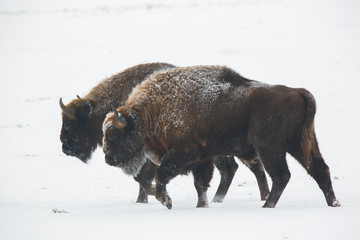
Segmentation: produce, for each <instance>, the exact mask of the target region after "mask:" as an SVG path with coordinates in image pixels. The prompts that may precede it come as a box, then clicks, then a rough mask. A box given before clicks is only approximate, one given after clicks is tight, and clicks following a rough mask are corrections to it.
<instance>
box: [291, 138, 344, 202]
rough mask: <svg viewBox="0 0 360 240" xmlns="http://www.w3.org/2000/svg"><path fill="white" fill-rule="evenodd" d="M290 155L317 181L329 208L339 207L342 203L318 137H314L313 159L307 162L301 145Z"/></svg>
mask: <svg viewBox="0 0 360 240" xmlns="http://www.w3.org/2000/svg"><path fill="white" fill-rule="evenodd" d="M314 134H315V133H314ZM289 153H290V154H291V155H292V156H293V157H294V158H295V159H296V160H298V161H299V162H300V163H301V165H302V166H303V167H304V168H305V169H306V171H307V172H308V173H309V175H310V176H312V177H313V178H314V179H315V181H316V182H317V184H318V185H319V187H320V189H321V190H322V192H323V193H324V196H325V199H326V202H327V204H328V206H330V207H339V206H340V202H339V201H338V200H337V199H336V197H335V193H334V190H333V187H332V182H331V177H330V170H329V167H328V165H327V164H326V163H325V161H324V159H323V157H322V156H321V153H320V150H319V146H318V143H317V140H316V136H315V137H314V146H313V149H312V150H311V159H309V160H308V161H305V157H304V156H305V154H304V152H303V150H302V149H301V147H300V144H298V145H297V147H295V148H294V149H292V150H291V151H289Z"/></svg>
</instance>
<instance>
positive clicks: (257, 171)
mask: <svg viewBox="0 0 360 240" xmlns="http://www.w3.org/2000/svg"><path fill="white" fill-rule="evenodd" d="M240 160H241V161H242V162H243V163H244V164H245V165H246V166H247V167H248V168H249V169H250V170H251V171H252V172H253V173H254V175H255V177H256V180H257V183H258V187H259V190H260V198H261V200H262V201H265V200H266V199H267V197H268V196H269V193H270V191H269V186H268V182H267V179H266V175H265V171H264V165H263V163H262V162H261V161H260V160H259V159H258V158H257V157H256V158H254V159H252V160H246V159H243V158H240Z"/></svg>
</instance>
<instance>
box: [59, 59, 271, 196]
mask: <svg viewBox="0 0 360 240" xmlns="http://www.w3.org/2000/svg"><path fill="white" fill-rule="evenodd" d="M174 67H175V66H174V65H171V64H167V63H148V64H140V65H137V66H134V67H131V68H128V69H126V70H124V71H123V72H120V73H118V74H116V75H113V76H111V77H109V78H107V79H105V80H103V81H102V82H101V83H99V84H98V85H97V86H96V87H94V88H93V89H92V90H91V91H90V93H89V94H87V95H86V96H85V97H83V98H80V97H78V98H77V99H75V100H73V101H71V102H70V103H69V104H67V105H66V106H65V104H64V103H63V102H62V99H60V101H59V103H60V106H61V109H62V120H63V124H62V129H61V134H60V140H61V142H62V150H63V152H64V153H65V154H67V155H69V156H74V157H77V158H79V159H80V160H82V161H83V162H85V163H86V162H87V161H88V160H89V159H90V157H91V154H92V153H93V151H95V149H96V148H97V146H101V145H102V139H103V132H102V123H103V121H104V118H105V116H106V114H107V113H108V112H109V111H110V110H111V106H112V105H118V104H119V103H123V102H125V101H126V99H127V97H128V95H129V94H130V92H131V90H132V89H133V88H134V87H135V86H136V85H138V84H139V83H141V82H142V81H143V80H145V79H146V77H148V76H149V75H151V74H153V73H156V72H161V71H166V70H169V69H172V68H174ZM144 161H145V164H144V165H143V166H142V168H141V169H138V171H137V172H136V174H133V175H134V179H135V180H136V181H137V182H139V184H140V190H139V196H138V198H137V202H143V203H146V202H147V201H148V200H147V194H148V193H149V194H154V188H153V187H152V181H153V179H154V177H155V172H156V170H157V165H154V164H153V163H152V162H151V161H148V160H145V159H144ZM247 165H248V166H249V168H250V169H251V171H252V172H253V173H254V174H255V176H256V178H257V180H258V184H259V188H260V193H261V199H262V200H265V199H266V196H267V195H268V193H269V190H268V185H267V181H266V178H265V173H264V170H263V166H262V164H261V162H256V161H254V163H253V164H247ZM216 166H217V168H218V169H219V171H220V174H221V181H220V185H219V188H218V191H217V193H216V194H215V197H214V200H213V201H214V202H221V201H222V200H223V199H224V197H225V195H226V192H227V190H228V188H229V186H230V184H231V181H232V179H233V176H234V174H235V172H236V170H237V167H238V165H237V164H236V162H235V160H234V158H233V157H219V158H218V159H217V160H216Z"/></svg>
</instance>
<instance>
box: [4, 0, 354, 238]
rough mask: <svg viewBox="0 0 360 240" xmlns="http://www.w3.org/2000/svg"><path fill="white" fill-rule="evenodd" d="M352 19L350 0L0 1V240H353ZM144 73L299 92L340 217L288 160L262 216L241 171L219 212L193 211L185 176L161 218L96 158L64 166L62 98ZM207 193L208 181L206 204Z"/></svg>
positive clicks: (250, 181)
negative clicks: (185, 71) (138, 69)
mask: <svg viewBox="0 0 360 240" xmlns="http://www.w3.org/2000/svg"><path fill="white" fill-rule="evenodd" d="M359 10H360V3H359V1H356V0H318V1H310V0H293V1H285V0H268V1H267V0H242V1H236V0H225V1H220V0H204V1H195V0H185V1H168V0H156V1H151V2H149V1H145V0H132V1H130V0H126V1H116V0H105V1H104V0H101V1H100V0H90V1H85V0H81V1H70V0H64V1H45V0H31V1H25V0H11V1H10V0H2V1H1V3H0V32H1V38H0V66H1V68H0V81H1V88H0V113H1V118H0V146H1V152H2V158H1V160H0V239H40V240H41V239H99V238H102V239H119V238H124V237H125V238H134V239H139V238H144V237H146V238H148V239H159V238H165V237H166V238H172V239H195V238H201V239H225V238H227V237H232V238H234V237H237V238H243V239H318V238H321V239H360V233H359V231H358V230H357V226H358V223H357V216H358V214H359V213H360V207H359V204H360V176H359V174H358V171H359V170H358V169H359V168H360V161H359V156H358V155H357V152H356V149H358V144H359V140H358V136H359V134H360V129H359V124H358V123H359V122H360V112H359V110H358V109H359V107H358V105H359V103H360V95H359V94H358V90H359V86H360V84H359V77H360V67H359V60H360V47H359V44H358V43H359V42H360V18H359V15H358V13H359ZM153 61H162V62H169V63H171V64H175V65H178V66H190V65H205V64H210V65H226V66H229V67H231V68H232V69H234V70H236V71H237V72H239V73H240V74H241V75H243V76H245V77H247V78H250V79H255V80H258V81H261V82H266V83H269V84H285V85H288V86H291V87H304V88H306V89H308V90H310V91H311V92H312V93H313V94H314V96H315V98H316V101H317V106H318V108H317V109H318V111H317V115H316V132H317V136H318V140H319V143H320V149H321V151H322V154H323V156H324V158H325V161H326V163H327V164H328V165H329V166H330V170H331V174H332V180H333V187H334V190H335V193H336V196H337V198H338V199H339V200H340V202H341V204H342V206H341V207H340V208H330V207H327V206H326V202H325V199H324V196H323V195H322V192H321V191H320V189H319V188H318V186H317V185H316V183H315V181H314V180H313V179H311V178H310V177H309V176H308V175H307V174H306V173H305V171H304V169H303V168H302V167H300V166H299V164H297V163H296V161H295V160H293V159H292V158H291V157H290V156H289V157H288V163H289V168H290V171H291V173H292V178H291V179H290V182H289V184H288V186H287V188H286V189H285V191H284V193H283V195H282V196H281V198H280V200H279V203H278V204H277V206H276V208H275V209H263V208H261V206H262V204H263V202H261V201H260V194H259V191H258V188H257V184H256V181H255V178H254V176H253V175H252V173H251V172H250V171H249V170H248V169H247V168H246V167H244V166H243V165H242V164H240V167H239V170H238V172H237V173H236V176H235V179H234V181H233V184H232V185H231V187H230V189H229V192H228V194H227V196H226V198H225V200H224V202H223V203H221V204H215V203H210V208H206V209H196V208H195V205H196V201H197V195H196V191H195V188H194V186H193V180H192V176H179V177H177V178H175V179H174V180H173V181H172V182H171V183H170V184H169V185H168V188H167V189H168V191H169V194H170V196H171V198H172V200H173V209H172V210H167V209H166V208H165V207H164V206H162V205H161V204H160V203H159V202H158V201H156V200H155V199H154V197H151V196H150V197H149V203H148V204H137V203H135V200H136V196H137V193H138V186H137V184H136V183H135V181H133V179H132V178H130V177H128V176H126V175H125V174H124V173H123V172H122V171H121V170H120V169H116V168H113V167H110V166H107V165H106V164H105V161H104V156H103V153H102V151H101V149H98V150H97V151H96V152H95V153H94V155H93V158H92V161H91V162H90V163H89V164H88V165H85V164H83V163H82V162H81V161H80V160H77V159H75V158H71V157H67V156H65V155H64V154H63V153H62V152H61V143H60V140H59V134H60V128H61V111H60V107H59V105H58V101H59V98H60V97H63V100H64V102H69V101H70V100H72V99H74V98H76V95H77V94H78V95H80V96H82V95H85V94H86V93H88V92H89V90H90V89H91V88H92V87H93V86H95V85H96V84H97V83H98V82H100V81H101V80H102V79H104V78H105V77H107V76H111V75H112V74H114V73H117V72H119V71H121V70H123V69H125V68H127V67H130V66H133V65H136V64H139V63H145V62H153ZM269 181H270V179H269ZM218 182H219V174H218V172H215V174H214V178H213V180H212V182H211V186H212V187H211V188H210V189H209V192H208V198H209V200H211V199H212V197H213V196H214V194H215V191H216V187H217V185H218ZM54 211H55V212H54Z"/></svg>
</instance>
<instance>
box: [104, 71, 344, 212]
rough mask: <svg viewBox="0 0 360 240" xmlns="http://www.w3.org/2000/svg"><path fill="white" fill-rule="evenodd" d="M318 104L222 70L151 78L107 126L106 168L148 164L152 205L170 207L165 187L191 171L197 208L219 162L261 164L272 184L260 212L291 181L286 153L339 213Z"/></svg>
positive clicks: (298, 92)
mask: <svg viewBox="0 0 360 240" xmlns="http://www.w3.org/2000/svg"><path fill="white" fill-rule="evenodd" d="M315 109H316V105H315V100H314V98H313V96H312V94H311V93H310V92H308V91H307V90H305V89H301V88H289V87H286V86H282V85H268V84H264V83H261V82H257V81H253V80H249V79H246V78H244V77H242V76H241V75H239V74H238V73H236V72H235V71H233V70H232V69H229V68H227V67H221V66H194V67H185V68H174V69H170V70H168V71H166V72H161V73H158V74H153V75H151V76H149V77H148V78H147V80H145V81H144V82H142V83H141V84H140V85H139V86H138V87H137V88H136V89H134V91H133V92H132V94H131V95H130V96H129V98H128V100H127V101H126V103H125V106H122V107H119V108H117V109H116V110H114V111H113V112H111V113H109V114H108V115H107V117H106V119H105V121H104V125H103V132H104V146H103V151H104V153H105V160H106V163H108V164H109V165H112V166H117V167H121V168H122V169H124V171H126V172H128V173H130V174H132V173H135V174H136V173H137V172H138V171H139V169H141V168H142V166H143V164H144V163H145V159H146V158H145V157H149V158H150V159H151V160H152V161H154V162H155V163H156V164H159V165H160V166H159V168H158V170H157V173H156V193H155V196H156V198H157V199H158V200H159V201H160V202H161V203H162V204H163V205H165V206H166V207H167V208H169V209H170V208H172V201H171V198H170V197H169V195H168V193H167V190H166V185H167V184H168V183H169V181H170V180H171V179H172V178H174V177H175V176H177V175H178V174H182V173H187V172H189V171H191V172H192V173H193V175H194V184H195V187H196V190H197V192H198V204H197V206H198V207H205V206H207V197H206V192H207V188H208V186H209V182H210V180H211V177H212V171H213V161H214V160H215V158H216V157H218V156H237V157H239V158H241V159H243V160H247V161H248V162H249V164H251V162H253V161H255V162H256V161H258V159H260V160H261V162H262V163H263V164H264V167H265V170H266V171H267V172H268V173H269V175H270V177H271V179H272V182H273V184H272V189H271V192H270V195H269V197H268V198H267V200H266V202H265V204H264V206H263V207H270V208H273V207H275V205H276V203H277V202H278V200H279V198H280V196H281V194H282V192H283V190H284V189H285V187H286V185H287V183H288V181H289V179H290V172H289V169H288V166H287V163H286V158H285V157H286V153H287V152H288V153H290V154H291V155H292V156H293V157H294V158H295V159H296V160H297V161H299V163H300V164H301V165H302V166H303V167H304V168H305V169H306V171H307V172H308V173H309V174H310V175H311V176H312V177H313V178H314V179H315V181H316V182H317V183H318V185H319V187H320V189H321V190H322V191H323V193H324V196H325V199H326V202H327V204H328V205H329V206H332V207H336V206H339V205H340V204H339V202H338V201H337V199H336V197H335V194H334V191H333V188H332V183H331V179H330V171H329V168H328V166H327V165H326V164H325V162H324V160H323V158H322V156H321V153H320V150H319V147H318V142H317V139H316V135H315V132H314V116H315Z"/></svg>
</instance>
